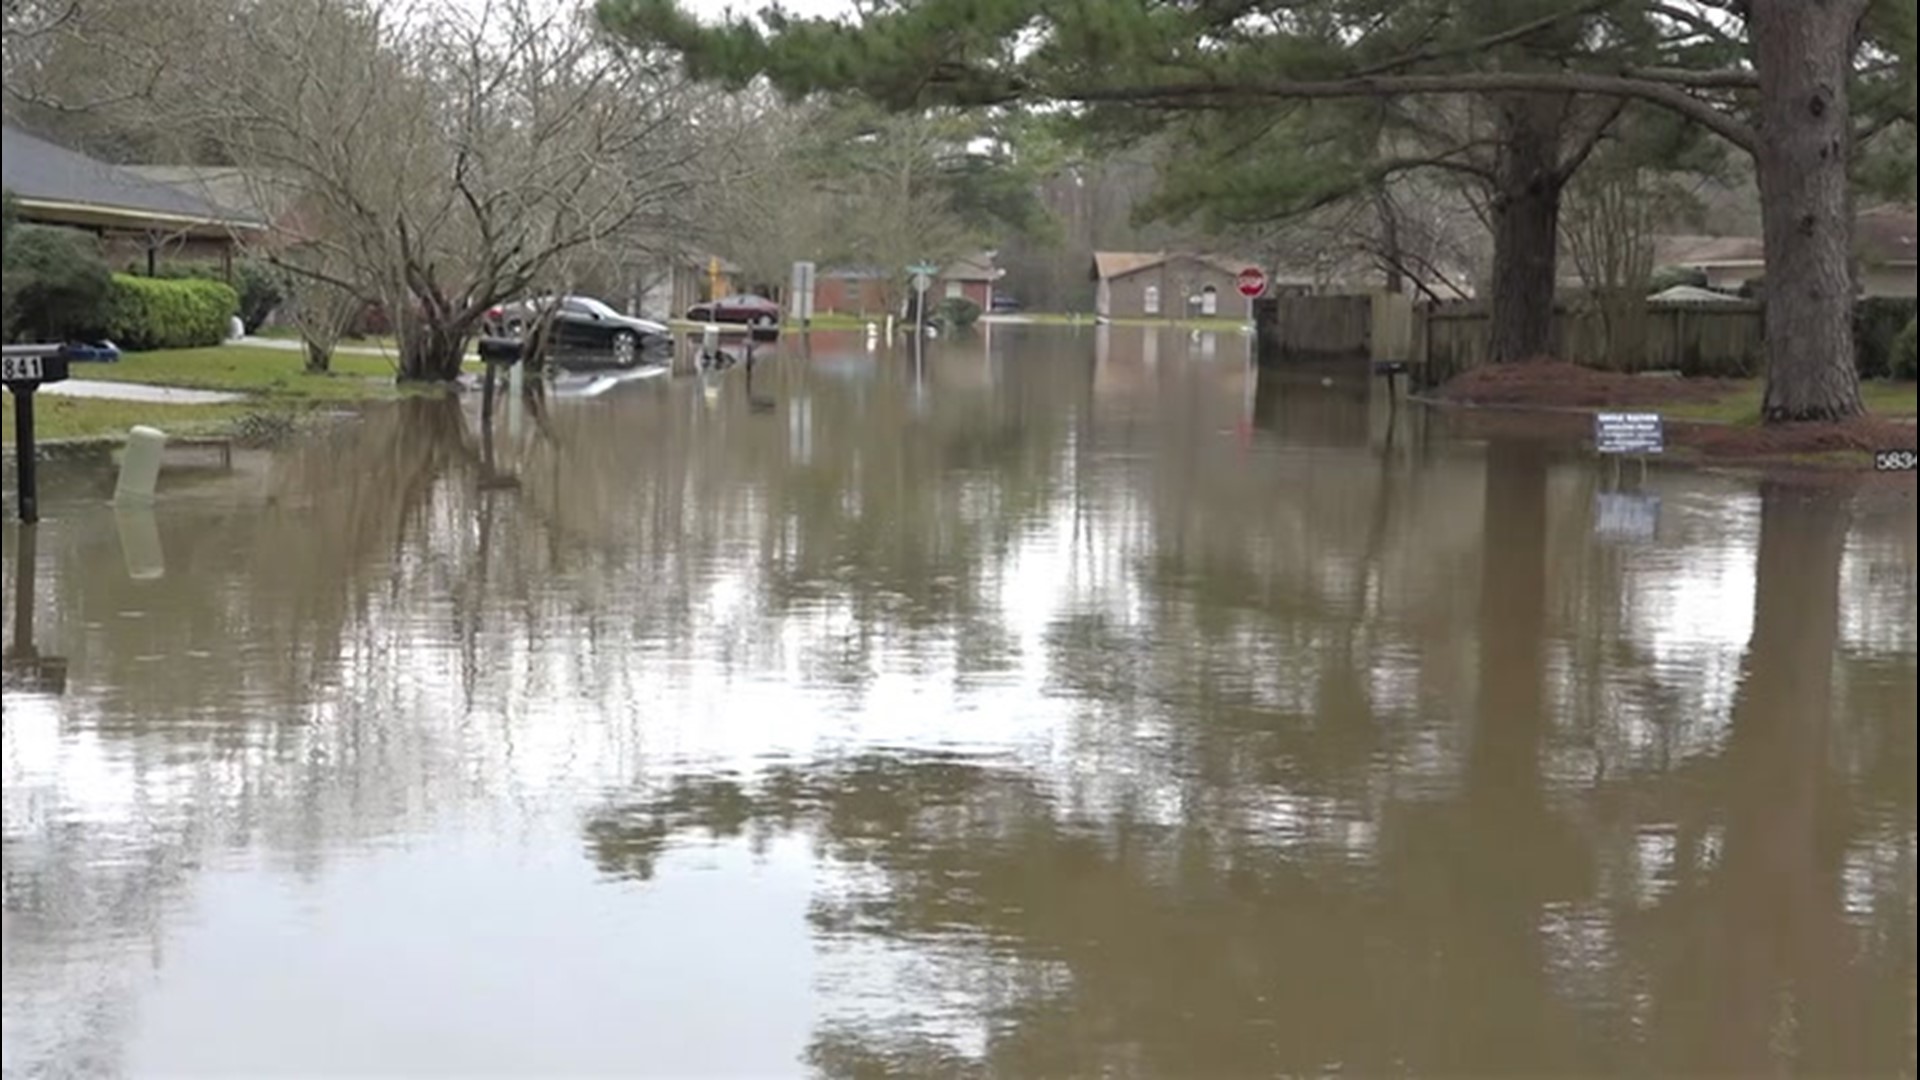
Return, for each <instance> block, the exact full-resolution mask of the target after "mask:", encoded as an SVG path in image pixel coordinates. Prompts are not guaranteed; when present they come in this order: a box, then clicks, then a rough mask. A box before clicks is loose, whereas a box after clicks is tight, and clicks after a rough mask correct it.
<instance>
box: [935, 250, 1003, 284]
mask: <svg viewBox="0 0 1920 1080" xmlns="http://www.w3.org/2000/svg"><path fill="white" fill-rule="evenodd" d="M997 254H999V253H998V252H994V251H980V252H975V253H974V254H971V255H962V256H960V257H958V258H956V259H954V260H953V261H952V262H950V263H948V264H947V266H946V269H944V270H942V271H940V276H941V277H942V278H945V279H946V280H948V281H998V280H1000V278H1001V277H1002V276H1003V275H1005V274H1006V271H1005V270H1002V269H1000V268H999V267H997V266H995V265H994V264H993V260H994V256H995V255H997Z"/></svg>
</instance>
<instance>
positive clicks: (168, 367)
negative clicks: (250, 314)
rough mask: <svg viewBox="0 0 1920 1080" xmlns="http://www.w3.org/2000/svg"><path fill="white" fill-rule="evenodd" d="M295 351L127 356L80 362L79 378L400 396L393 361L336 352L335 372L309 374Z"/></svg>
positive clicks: (264, 393)
mask: <svg viewBox="0 0 1920 1080" xmlns="http://www.w3.org/2000/svg"><path fill="white" fill-rule="evenodd" d="M304 364H305V358H304V356H303V355H302V354H301V353H300V352H299V351H298V350H295V349H268V348H261V347H258V346H250V345H221V346H217V347H214V348H210V349H168V350H163V351H159V352H143V353H127V354H126V355H125V356H123V357H121V359H120V362H119V363H115V364H75V365H74V366H73V377H74V378H76V379H98V380H101V381H103V382H126V383H146V384H148V385H152V386H180V387H187V388H190V389H194V390H226V391H231V392H235V393H242V394H253V395H258V396H260V397H264V398H269V399H278V400H283V401H360V400H366V399H369V398H390V397H394V396H397V394H398V393H399V390H398V388H396V387H395V386H394V381H393V377H394V367H393V363H392V361H390V360H388V359H386V358H385V357H381V356H361V355H355V354H350V353H336V354H335V355H334V358H333V371H332V372H331V373H329V374H325V375H312V374H308V373H307V372H306V370H305V369H304Z"/></svg>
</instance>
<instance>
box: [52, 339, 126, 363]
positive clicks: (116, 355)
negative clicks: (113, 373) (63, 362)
mask: <svg viewBox="0 0 1920 1080" xmlns="http://www.w3.org/2000/svg"><path fill="white" fill-rule="evenodd" d="M60 355H61V356H64V357H66V358H67V359H68V360H70V361H73V362H75V363H83V362H93V363H99V364H111V363H115V362H117V361H118V360H119V359H120V346H118V345H115V344H114V343H113V342H111V341H69V342H67V343H66V344H65V345H62V346H60Z"/></svg>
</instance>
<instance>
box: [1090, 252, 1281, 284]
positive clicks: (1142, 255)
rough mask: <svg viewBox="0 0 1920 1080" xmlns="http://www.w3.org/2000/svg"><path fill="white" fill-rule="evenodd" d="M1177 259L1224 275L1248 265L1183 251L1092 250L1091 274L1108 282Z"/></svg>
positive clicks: (1233, 272) (1219, 256)
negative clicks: (1204, 266)
mask: <svg viewBox="0 0 1920 1080" xmlns="http://www.w3.org/2000/svg"><path fill="white" fill-rule="evenodd" d="M1179 260H1189V261H1192V262H1198V263H1203V264H1205V265H1207V266H1210V267H1212V268H1213V269H1215V270H1218V271H1220V272H1221V273H1223V274H1238V273H1239V272H1240V269H1241V267H1243V266H1245V265H1247V264H1246V263H1244V262H1240V261H1237V260H1235V259H1231V258H1228V257H1227V256H1224V255H1208V254H1199V253H1195V252H1186V251H1151V252H1149V251H1096V252H1094V253H1093V276H1094V280H1096V281H1108V280H1111V279H1113V278H1121V277H1126V276H1127V275H1129V274H1137V273H1139V272H1140V271H1142V270H1151V269H1153V268H1154V267H1156V266H1160V265H1162V264H1164V263H1169V262H1175V261H1179Z"/></svg>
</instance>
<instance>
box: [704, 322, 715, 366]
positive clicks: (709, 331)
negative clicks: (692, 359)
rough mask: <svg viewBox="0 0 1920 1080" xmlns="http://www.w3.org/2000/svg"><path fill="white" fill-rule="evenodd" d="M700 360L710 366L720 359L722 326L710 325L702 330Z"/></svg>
mask: <svg viewBox="0 0 1920 1080" xmlns="http://www.w3.org/2000/svg"><path fill="white" fill-rule="evenodd" d="M700 359H701V361H702V362H703V363H705V364H708V365H711V364H712V363H713V362H714V361H715V360H718V359H720V326H719V324H718V323H708V324H707V325H705V326H703V327H701V328H700Z"/></svg>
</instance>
